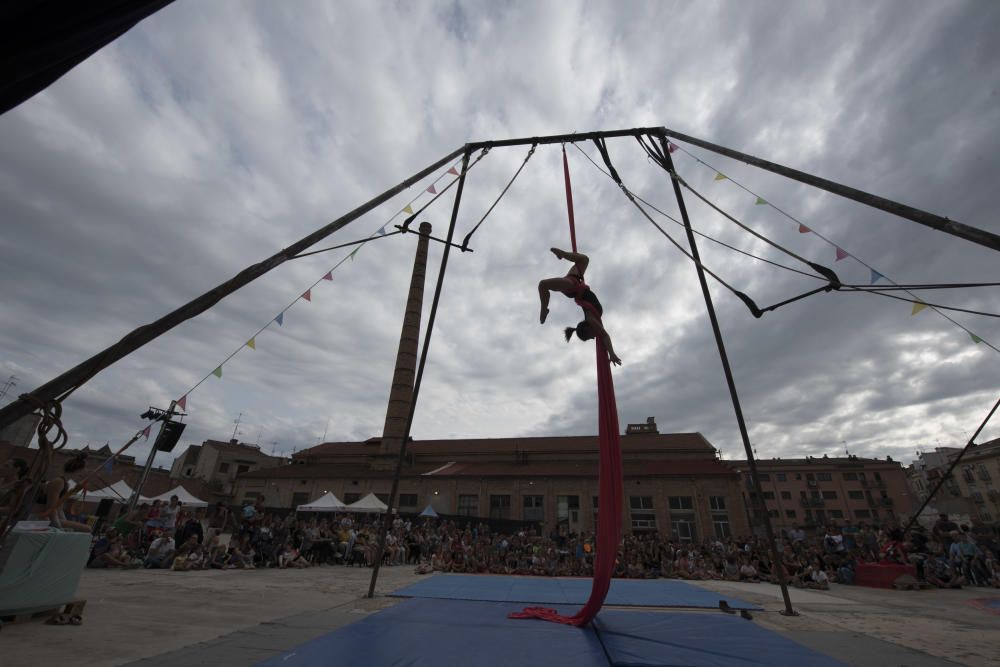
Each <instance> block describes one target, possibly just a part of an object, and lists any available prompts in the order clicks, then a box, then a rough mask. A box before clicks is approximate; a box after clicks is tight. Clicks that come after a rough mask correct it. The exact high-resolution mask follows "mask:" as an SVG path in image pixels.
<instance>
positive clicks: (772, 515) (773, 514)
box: [767, 510, 778, 519]
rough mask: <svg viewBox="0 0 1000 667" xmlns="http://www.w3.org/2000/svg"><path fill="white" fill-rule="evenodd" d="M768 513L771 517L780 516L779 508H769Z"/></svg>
mask: <svg viewBox="0 0 1000 667" xmlns="http://www.w3.org/2000/svg"><path fill="white" fill-rule="evenodd" d="M767 515H768V516H769V517H771V518H772V519H777V518H778V510H768V511H767Z"/></svg>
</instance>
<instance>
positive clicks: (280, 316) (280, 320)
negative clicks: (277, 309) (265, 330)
mask: <svg viewBox="0 0 1000 667" xmlns="http://www.w3.org/2000/svg"><path fill="white" fill-rule="evenodd" d="M274 321H275V322H277V323H278V326H279V327H280V326H281V325H282V324H283V323H284V322H285V314H284V313H278V316H277V317H276V318H274Z"/></svg>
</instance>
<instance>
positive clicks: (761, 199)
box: [754, 197, 767, 206]
mask: <svg viewBox="0 0 1000 667" xmlns="http://www.w3.org/2000/svg"><path fill="white" fill-rule="evenodd" d="M754 203H755V204H756V205H757V206H760V205H761V204H766V203H767V202H766V201H765V200H764V198H763V197H757V201H756V202H754Z"/></svg>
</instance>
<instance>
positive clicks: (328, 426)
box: [323, 417, 330, 442]
mask: <svg viewBox="0 0 1000 667" xmlns="http://www.w3.org/2000/svg"><path fill="white" fill-rule="evenodd" d="M329 430H330V418H329V417H327V418H326V427H324V428H323V442H326V432H327V431H329Z"/></svg>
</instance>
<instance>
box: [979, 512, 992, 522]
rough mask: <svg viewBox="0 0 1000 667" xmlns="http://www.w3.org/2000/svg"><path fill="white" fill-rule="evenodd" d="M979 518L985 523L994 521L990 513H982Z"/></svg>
mask: <svg viewBox="0 0 1000 667" xmlns="http://www.w3.org/2000/svg"><path fill="white" fill-rule="evenodd" d="M979 518H980V519H982V520H983V521H993V516H992V515H991V514H990V513H989V512H981V513H980V514H979Z"/></svg>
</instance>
